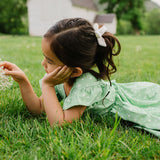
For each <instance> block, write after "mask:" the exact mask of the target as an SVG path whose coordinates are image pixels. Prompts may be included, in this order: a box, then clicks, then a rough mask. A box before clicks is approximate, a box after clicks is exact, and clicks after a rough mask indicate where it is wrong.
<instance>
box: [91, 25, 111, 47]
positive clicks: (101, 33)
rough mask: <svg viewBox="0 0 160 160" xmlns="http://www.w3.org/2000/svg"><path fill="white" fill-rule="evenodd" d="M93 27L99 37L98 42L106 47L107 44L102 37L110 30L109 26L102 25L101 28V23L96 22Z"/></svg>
mask: <svg viewBox="0 0 160 160" xmlns="http://www.w3.org/2000/svg"><path fill="white" fill-rule="evenodd" d="M93 28H94V31H95V34H96V37H97V41H98V44H99V45H100V46H103V47H106V46H107V45H106V43H105V40H104V38H103V37H102V35H103V34H104V33H105V32H106V31H107V30H108V29H107V27H105V26H102V27H101V28H99V25H98V24H97V23H95V24H94V25H93Z"/></svg>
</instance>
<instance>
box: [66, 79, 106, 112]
mask: <svg viewBox="0 0 160 160" xmlns="http://www.w3.org/2000/svg"><path fill="white" fill-rule="evenodd" d="M108 89H109V87H108V86H107V85H106V84H103V83H99V82H96V83H95V84H92V85H90V86H86V87H75V88H72V89H71V92H70V94H69V96H68V97H67V98H66V99H65V100H64V103H63V109H64V110H66V109H69V108H71V107H74V106H78V105H81V106H91V105H92V104H94V103H96V102H99V101H101V100H103V99H104V97H105V96H106V94H107V93H108Z"/></svg>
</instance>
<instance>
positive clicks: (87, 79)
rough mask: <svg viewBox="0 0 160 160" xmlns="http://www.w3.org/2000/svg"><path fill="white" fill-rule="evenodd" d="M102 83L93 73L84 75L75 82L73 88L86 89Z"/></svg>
mask: <svg viewBox="0 0 160 160" xmlns="http://www.w3.org/2000/svg"><path fill="white" fill-rule="evenodd" d="M100 82H101V80H100V79H97V78H96V77H94V76H93V75H92V74H91V73H84V74H82V75H81V76H80V77H78V78H77V79H76V80H75V82H74V84H73V87H74V88H84V87H88V86H92V85H95V84H96V83H100Z"/></svg>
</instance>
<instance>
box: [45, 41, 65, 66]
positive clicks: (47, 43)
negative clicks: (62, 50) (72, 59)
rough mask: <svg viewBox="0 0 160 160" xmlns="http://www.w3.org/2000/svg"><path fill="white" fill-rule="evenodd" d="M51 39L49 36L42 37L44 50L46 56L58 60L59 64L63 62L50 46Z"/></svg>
mask: <svg viewBox="0 0 160 160" xmlns="http://www.w3.org/2000/svg"><path fill="white" fill-rule="evenodd" d="M50 43H51V42H50V41H49V40H48V39H47V38H43V39H42V51H43V54H44V56H45V57H47V58H49V59H51V60H53V61H56V62H58V63H59V64H63V63H62V62H61V61H60V60H59V59H58V57H57V56H56V55H55V53H54V52H53V51H52V50H51V48H50Z"/></svg>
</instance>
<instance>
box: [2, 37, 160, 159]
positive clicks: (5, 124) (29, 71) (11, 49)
mask: <svg viewBox="0 0 160 160" xmlns="http://www.w3.org/2000/svg"><path fill="white" fill-rule="evenodd" d="M118 38H119V40H120V42H121V45H122V52H121V53H120V55H119V57H117V58H116V63H117V66H118V70H117V72H116V73H115V74H114V75H113V76H112V77H111V78H112V79H116V81H117V82H132V81H152V82H155V83H159V84H160V77H159V76H160V44H159V42H160V36H119V37H118ZM0 58H1V59H2V60H6V61H10V62H13V63H15V64H17V65H18V66H19V67H20V68H21V69H22V70H23V71H24V72H25V73H26V75H27V76H28V78H29V80H30V81H31V84H32V85H33V88H34V90H35V92H36V94H37V95H38V96H40V95H41V90H40V87H39V80H40V79H41V78H42V77H43V75H44V73H45V71H44V69H43V67H42V66H41V60H42V59H43V55H42V51H41V38H40V37H29V36H3V35H1V36H0ZM157 123H160V122H157ZM0 159H7V160H9V159H12V160H17V159H19V160H51V159H56V160H57V159H70V160H73V159H74V160H81V159H84V160H88V159H92V160H94V159H95V160H99V159H102V160H103V159H107V160H108V159H135V160H137V159H147V160H148V159H157V160H158V159H160V141H159V139H158V138H157V137H155V136H153V135H152V134H149V133H147V132H145V131H143V130H139V129H136V128H134V127H133V125H132V124H131V123H127V122H125V121H123V120H120V119H119V118H117V117H116V118H115V117H114V116H113V115H111V114H109V115H108V116H107V117H99V116H95V115H91V114H87V113H86V114H84V115H83V117H82V118H81V119H80V120H78V121H75V122H73V124H72V125H68V124H66V125H65V126H63V128H61V127H58V126H55V127H54V128H53V129H51V128H50V126H49V123H48V121H47V119H46V116H45V114H42V115H41V116H38V117H33V116H32V115H31V114H30V113H29V112H28V111H27V109H26V107H25V105H24V104H23V101H22V98H21V95H20V91H19V87H18V84H17V83H16V82H14V83H13V85H12V86H11V88H9V89H6V90H5V91H0Z"/></svg>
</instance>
